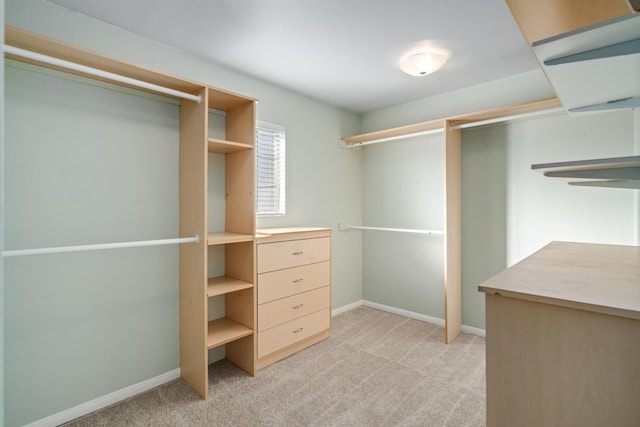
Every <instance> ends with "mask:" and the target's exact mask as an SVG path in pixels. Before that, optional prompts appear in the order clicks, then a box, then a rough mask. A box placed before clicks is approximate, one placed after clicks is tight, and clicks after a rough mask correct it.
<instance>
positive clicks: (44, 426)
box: [25, 300, 485, 427]
mask: <svg viewBox="0 0 640 427" xmlns="http://www.w3.org/2000/svg"><path fill="white" fill-rule="evenodd" d="M362 306H364V307H371V308H375V309H378V310H382V311H386V312H389V313H393V314H398V315H400V316H404V317H408V318H410V319H416V320H420V321H422V322H426V323H431V324H434V325H437V326H441V327H444V320H443V319H439V318H437V317H432V316H427V315H426V314H420V313H415V312H413V311H408V310H403V309H401V308H397V307H391V306H389V305H384V304H378V303H376V302H372V301H367V300H359V301H356V302H353V303H351V304H347V305H343V306H342V307H338V308H336V309H334V310H332V311H331V315H332V316H337V315H338V314H342V313H345V312H347V311H349V310H353V309H354V308H358V307H362ZM462 332H464V333H467V334H473V335H478V336H481V337H484V336H485V330H484V329H480V328H475V327H473V326H466V325H462ZM176 378H180V369H179V368H178V369H174V370H173V371H169V372H166V373H164V374H161V375H158V376H157V377H153V378H150V379H148V380H146V381H142V382H140V383H138V384H134V385H131V386H129V387H125V388H123V389H121V390H117V391H114V392H113V393H109V394H107V395H104V396H102V397H99V398H97V399H93V400H90V401H89V402H85V403H82V404H80V405H78V406H74V407H73V408H70V409H67V410H65V411H62V412H58V413H57V414H53V415H51V416H48V417H46V418H43V419H41V420H38V421H34V422H33V423H31V424H27V425H26V426H25V427H55V426H58V425H60V424H64V423H66V422H69V421H71V420H75V419H76V418H80V417H82V416H84V415H87V414H90V413H91V412H95V411H97V410H99V409H102V408H106V407H107V406H109V405H113V404H114V403H117V402H120V401H122V400H124V399H128V398H129V397H132V396H135V395H136V394H140V393H143V392H145V391H147V390H151V389H152V388H154V387H157V386H159V385H162V384H165V383H168V382H169V381H173V380H175V379H176Z"/></svg>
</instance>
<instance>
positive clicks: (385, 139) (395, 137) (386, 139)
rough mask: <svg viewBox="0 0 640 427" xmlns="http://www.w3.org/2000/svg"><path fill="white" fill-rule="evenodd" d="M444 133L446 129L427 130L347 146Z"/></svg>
mask: <svg viewBox="0 0 640 427" xmlns="http://www.w3.org/2000/svg"><path fill="white" fill-rule="evenodd" d="M442 132H444V128H437V129H430V130H425V131H422V132H413V133H407V134H404V135H396V136H388V137H386V138H380V139H373V140H371V141H364V142H356V143H354V144H347V145H346V146H347V147H348V148H355V147H362V146H364V145H371V144H379V143H381V142H387V141H394V140H396V139H405V138H411V137H414V136H422V135H434V134H437V133H442Z"/></svg>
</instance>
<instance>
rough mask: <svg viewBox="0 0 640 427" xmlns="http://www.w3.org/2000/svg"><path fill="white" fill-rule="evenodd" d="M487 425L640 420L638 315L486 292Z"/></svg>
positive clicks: (625, 423)
mask: <svg viewBox="0 0 640 427" xmlns="http://www.w3.org/2000/svg"><path fill="white" fill-rule="evenodd" d="M486 306H487V337H486V351H487V425H488V426H514V425H518V426H541V425H556V426H570V425H573V426H603V425H611V426H614V425H615V426H637V425H640V406H639V405H638V396H639V395H640V381H638V378H640V363H638V360H640V320H636V319H627V318H623V317H617V316H610V315H607V314H601V313H593V312H589V311H585V310H576V309H571V308H565V307H557V306H553V305H548V304H541V303H535V302H530V301H522V300H519V299H514V298H508V297H504V296H497V295H486Z"/></svg>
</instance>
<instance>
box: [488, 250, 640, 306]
mask: <svg viewBox="0 0 640 427" xmlns="http://www.w3.org/2000/svg"><path fill="white" fill-rule="evenodd" d="M478 290H479V291H480V292H484V293H486V294H493V295H503V296H506V297H511V298H518V299H523V300H529V301H535V302H542V303H546V304H552V305H559V306H564V307H569V308H577V309H582V310H588V311H592V312H598V313H605V314H611V315H615V316H622V317H628V318H632V319H640V246H619V245H603V244H592V243H571V242H551V243H549V244H548V245H547V246H545V247H543V248H542V249H540V250H539V251H537V252H535V253H534V254H532V255H530V256H529V257H527V258H525V259H523V260H522V261H520V262H519V263H517V264H515V265H513V266H512V267H509V268H508V269H506V270H504V271H502V272H501V273H498V274H497V275H495V276H493V277H492V278H490V279H489V280H487V281H485V282H483V283H481V284H480V285H479V286H478Z"/></svg>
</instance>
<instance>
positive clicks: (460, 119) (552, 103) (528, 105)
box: [342, 97, 562, 144]
mask: <svg viewBox="0 0 640 427" xmlns="http://www.w3.org/2000/svg"><path fill="white" fill-rule="evenodd" d="M559 107H562V104H561V103H560V101H559V100H558V98H556V97H553V98H544V99H540V100H536V101H530V102H524V103H521V104H513V105H507V106H505V107H498V108H492V109H488V110H483V111H478V112H475V113H467V114H460V115H457V116H451V117H443V118H441V119H436V120H429V121H426V122H420V123H414V124H411V125H407V126H400V127H397V128H392V129H385V130H380V131H376V132H370V133H364V134H361V135H354V136H349V137H345V138H342V140H343V141H344V142H346V143H347V144H358V143H361V142H369V141H375V140H378V139H383V138H392V137H396V136H402V135H410V134H412V133H417V132H424V131H429V130H435V129H443V128H444V126H445V121H447V120H448V121H449V124H450V125H451V126H456V125H461V124H466V123H473V122H480V121H483V120H492V119H497V118H500V117H508V116H515V115H519V114H526V113H533V112H536V111H542V110H549V109H552V108H559Z"/></svg>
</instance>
